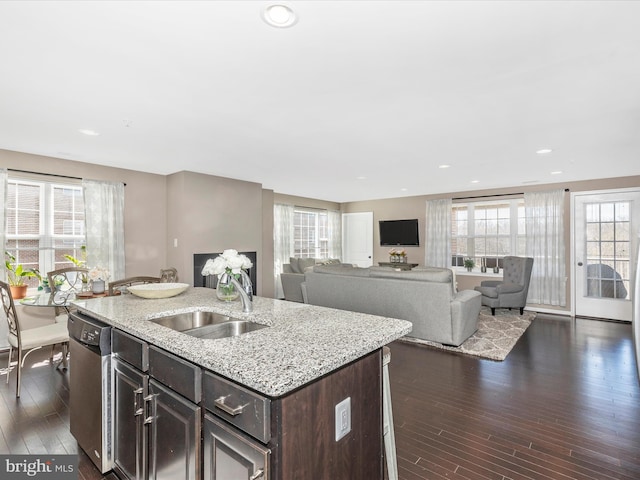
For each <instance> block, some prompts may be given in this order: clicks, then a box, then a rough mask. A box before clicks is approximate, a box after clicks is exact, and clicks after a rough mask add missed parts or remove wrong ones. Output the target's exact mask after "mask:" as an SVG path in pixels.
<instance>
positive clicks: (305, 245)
mask: <svg viewBox="0 0 640 480" xmlns="http://www.w3.org/2000/svg"><path fill="white" fill-rule="evenodd" d="M293 252H294V256H295V257H299V258H328V257H329V220H328V215H327V211H326V210H307V209H299V208H296V209H295V210H294V212H293Z"/></svg>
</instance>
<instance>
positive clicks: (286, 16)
mask: <svg viewBox="0 0 640 480" xmlns="http://www.w3.org/2000/svg"><path fill="white" fill-rule="evenodd" d="M262 19H263V20H264V21H265V22H267V24H269V25H271V26H272V27H276V28H287V27H291V26H293V25H295V23H296V22H297V21H298V16H297V15H296V12H294V11H293V10H292V9H291V7H289V6H288V5H285V4H283V3H272V4H271V5H267V7H266V8H265V9H264V10H263V11H262Z"/></svg>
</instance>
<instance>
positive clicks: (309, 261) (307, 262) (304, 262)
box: [298, 258, 316, 273]
mask: <svg viewBox="0 0 640 480" xmlns="http://www.w3.org/2000/svg"><path fill="white" fill-rule="evenodd" d="M315 264H316V259H315V258H299V259H298V268H299V269H300V273H304V272H305V270H306V269H307V267H313V266H314V265H315Z"/></svg>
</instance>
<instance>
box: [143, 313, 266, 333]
mask: <svg viewBox="0 0 640 480" xmlns="http://www.w3.org/2000/svg"><path fill="white" fill-rule="evenodd" d="M149 321H150V322H154V323H157V324H158V325H162V326H163V327H167V328H171V329H172V330H176V331H178V332H182V333H184V334H185V335H191V336H192V337H198V338H207V339H216V338H226V337H235V336H237V335H242V334H243V333H248V332H253V331H255V330H260V329H261V328H265V327H267V326H268V325H262V324H260V323H255V322H249V321H247V320H239V319H237V318H233V317H229V316H228V315H222V314H220V313H215V312H187V313H178V314H176V315H167V316H165V317H158V318H152V319H150V320H149Z"/></svg>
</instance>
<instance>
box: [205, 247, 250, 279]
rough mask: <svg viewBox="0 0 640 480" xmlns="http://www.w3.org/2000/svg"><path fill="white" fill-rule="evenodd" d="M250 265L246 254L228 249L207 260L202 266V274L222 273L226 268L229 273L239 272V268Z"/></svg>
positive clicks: (242, 268) (245, 267)
mask: <svg viewBox="0 0 640 480" xmlns="http://www.w3.org/2000/svg"><path fill="white" fill-rule="evenodd" d="M251 267H253V263H251V260H249V258H248V257H247V256H246V255H240V254H238V251H237V250H233V249H229V250H225V251H224V252H222V254H220V255H218V256H217V257H216V258H215V259H213V260H212V259H209V260H207V263H205V264H204V267H203V268H202V275H222V274H223V273H225V272H226V271H227V270H229V271H230V272H231V273H240V270H246V269H248V268H251Z"/></svg>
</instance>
